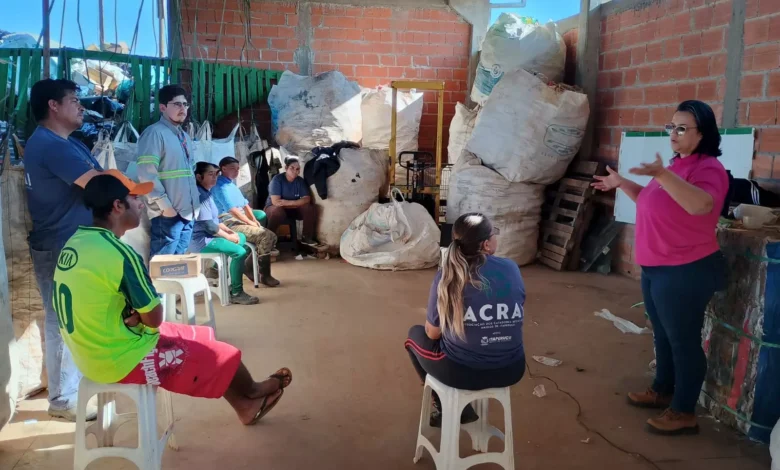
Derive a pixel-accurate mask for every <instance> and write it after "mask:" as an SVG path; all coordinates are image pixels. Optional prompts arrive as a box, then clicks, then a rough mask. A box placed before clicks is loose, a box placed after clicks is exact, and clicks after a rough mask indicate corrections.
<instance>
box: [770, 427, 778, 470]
mask: <svg viewBox="0 0 780 470" xmlns="http://www.w3.org/2000/svg"><path fill="white" fill-rule="evenodd" d="M769 453H770V454H771V455H772V470H780V421H778V422H777V424H775V428H774V429H773V430H772V435H771V436H770V437H769Z"/></svg>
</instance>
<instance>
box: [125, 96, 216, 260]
mask: <svg viewBox="0 0 780 470" xmlns="http://www.w3.org/2000/svg"><path fill="white" fill-rule="evenodd" d="M159 99H160V114H161V116H160V120H159V121H158V122H157V123H155V124H152V125H151V126H149V127H147V128H146V129H145V130H144V132H143V133H142V134H141V137H140V138H139V139H138V150H137V151H138V158H137V164H138V180H139V181H140V182H142V183H143V182H146V181H150V182H153V183H154V190H153V191H152V192H151V193H150V194H149V195H148V196H146V206H147V211H148V213H149V219H150V220H151V224H152V228H151V232H152V233H151V256H154V255H158V254H162V255H174V254H175V255H180V254H184V253H186V252H187V248H188V247H189V244H190V239H191V238H192V227H193V224H194V220H195V218H196V217H197V214H198V211H199V210H200V199H199V196H198V187H197V185H196V182H195V173H194V172H193V167H194V166H195V161H194V158H195V155H194V153H193V152H194V149H193V145H192V139H191V138H190V136H188V135H187V133H186V132H184V129H182V127H181V126H182V124H184V121H185V119H187V110H188V109H189V107H190V105H189V103H188V102H187V97H186V92H185V91H184V89H183V88H182V87H180V86H178V85H166V86H164V87H162V88H161V89H160V93H159Z"/></svg>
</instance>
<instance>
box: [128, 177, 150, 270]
mask: <svg viewBox="0 0 780 470" xmlns="http://www.w3.org/2000/svg"><path fill="white" fill-rule="evenodd" d="M126 175H127V177H128V178H130V179H131V180H133V181H135V182H136V183H137V182H138V166H137V165H136V164H135V162H133V163H131V164H130V166H128V167H127V172H126ZM140 217H141V224H140V225H139V226H138V227H136V228H134V229H132V230H128V231H127V232H125V234H124V235H122V238H120V240H122V241H123V242H125V243H127V244H128V245H130V246H131V247H132V248H133V249H134V250H135V251H136V253H138V254H139V255H141V258H142V259H143V260H144V265H146V266H147V267H149V256H150V255H151V254H152V222H151V221H150V220H149V215H148V213H147V211H146V209H144V210H142V211H141V216H140Z"/></svg>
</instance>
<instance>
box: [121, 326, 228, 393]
mask: <svg viewBox="0 0 780 470" xmlns="http://www.w3.org/2000/svg"><path fill="white" fill-rule="evenodd" d="M159 331H160V339H159V341H158V342H157V346H156V347H155V348H154V349H152V350H151V351H150V352H149V354H147V355H146V357H145V358H144V359H143V360H142V361H141V363H140V364H138V365H137V366H136V368H135V369H133V370H132V372H130V373H129V374H127V377H125V378H124V379H122V380H120V381H119V383H121V384H135V385H158V386H160V387H162V388H164V389H165V390H168V391H169V392H173V393H180V394H182V395H189V396H191V397H199V398H221V397H222V396H223V395H225V391H226V390H227V388H228V386H229V385H230V382H231V381H232V380H233V376H235V375H236V370H238V366H239V364H240V363H241V351H239V350H238V349H237V348H235V347H234V346H231V345H229V344H227V343H222V342H220V341H217V340H216V339H215V337H214V330H213V329H211V328H210V327H207V326H190V325H182V324H180V323H169V322H163V323H162V324H161V325H160V328H159Z"/></svg>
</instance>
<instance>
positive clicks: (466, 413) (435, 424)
mask: <svg viewBox="0 0 780 470" xmlns="http://www.w3.org/2000/svg"><path fill="white" fill-rule="evenodd" d="M441 417H442V414H441V410H439V407H438V405H437V404H436V402H433V411H431V418H430V420H429V421H428V423H429V424H430V425H431V427H432V428H440V427H441ZM478 419H479V415H477V412H476V411H474V408H473V407H472V406H471V404H468V405H466V407H465V408H463V413H461V414H460V424H469V423H473V422H475V421H477V420H478Z"/></svg>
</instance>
